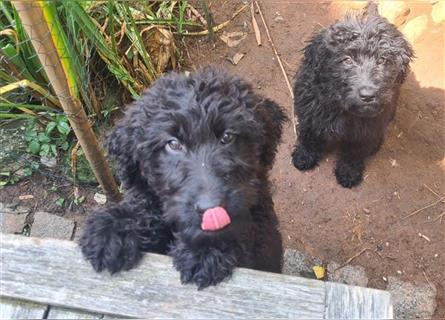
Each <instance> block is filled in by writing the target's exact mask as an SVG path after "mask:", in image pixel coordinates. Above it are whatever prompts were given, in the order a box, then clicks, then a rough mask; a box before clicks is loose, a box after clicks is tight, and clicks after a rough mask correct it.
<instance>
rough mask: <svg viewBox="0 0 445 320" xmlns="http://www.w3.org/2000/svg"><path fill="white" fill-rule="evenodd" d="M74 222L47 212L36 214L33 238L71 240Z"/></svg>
mask: <svg viewBox="0 0 445 320" xmlns="http://www.w3.org/2000/svg"><path fill="white" fill-rule="evenodd" d="M74 227H75V225H74V222H73V221H71V220H68V219H65V218H62V217H59V216H56V215H53V214H49V213H46V212H36V213H35V214H34V222H33V224H32V226H31V234H30V235H31V237H40V238H55V239H63V240H71V236H72V235H73V230H74Z"/></svg>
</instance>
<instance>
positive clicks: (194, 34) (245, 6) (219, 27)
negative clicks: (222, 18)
mask: <svg viewBox="0 0 445 320" xmlns="http://www.w3.org/2000/svg"><path fill="white" fill-rule="evenodd" d="M248 6H249V5H248V4H245V5H244V6H242V7H241V8H239V9H238V10H237V11H235V13H234V14H233V15H232V17H231V18H230V19H229V20H227V21H226V22H223V23H221V24H219V25H217V26H214V27H213V28H212V30H213V32H218V31H221V30H222V29H224V28H225V27H226V26H227V25H228V24H229V23H230V22H232V20H233V19H235V18H236V17H237V16H238V15H239V14H240V13H241V12H242V11H243V10H244V9H246V8H247V7H248ZM207 34H209V30H204V31H199V32H185V33H184V35H185V36H205V35H207Z"/></svg>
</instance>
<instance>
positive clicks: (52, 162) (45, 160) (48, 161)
mask: <svg viewBox="0 0 445 320" xmlns="http://www.w3.org/2000/svg"><path fill="white" fill-rule="evenodd" d="M40 163H41V164H43V165H44V166H45V167H48V168H54V167H55V166H57V159H56V158H52V157H51V158H49V157H40Z"/></svg>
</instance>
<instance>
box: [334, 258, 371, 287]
mask: <svg viewBox="0 0 445 320" xmlns="http://www.w3.org/2000/svg"><path fill="white" fill-rule="evenodd" d="M327 269H328V281H333V282H340V283H344V284H349V285H351V286H360V287H366V286H367V285H368V277H367V276H366V272H365V268H363V267H362V266H351V265H346V266H344V267H340V265H339V264H338V263H337V262H330V263H329V264H328V268H327Z"/></svg>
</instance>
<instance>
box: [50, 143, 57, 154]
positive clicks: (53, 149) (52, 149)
mask: <svg viewBox="0 0 445 320" xmlns="http://www.w3.org/2000/svg"><path fill="white" fill-rule="evenodd" d="M50 147H51V152H52V153H53V155H54V156H55V157H57V148H56V145H55V144H51V145H50Z"/></svg>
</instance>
